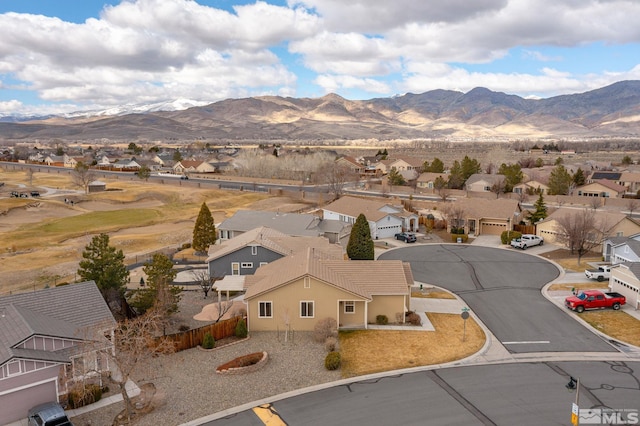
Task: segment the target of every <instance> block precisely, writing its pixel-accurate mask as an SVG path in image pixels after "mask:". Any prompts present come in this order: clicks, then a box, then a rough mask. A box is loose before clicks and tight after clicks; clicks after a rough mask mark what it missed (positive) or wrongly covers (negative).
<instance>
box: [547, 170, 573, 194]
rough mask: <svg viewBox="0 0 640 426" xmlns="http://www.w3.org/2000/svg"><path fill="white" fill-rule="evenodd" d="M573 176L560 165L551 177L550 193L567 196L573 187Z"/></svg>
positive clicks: (552, 171) (552, 172)
mask: <svg viewBox="0 0 640 426" xmlns="http://www.w3.org/2000/svg"><path fill="white" fill-rule="evenodd" d="M571 181H572V179H571V175H570V174H569V172H568V171H567V169H565V168H564V166H563V165H562V164H558V165H557V166H555V167H554V168H553V170H551V174H550V175H549V193H550V194H551V195H567V194H568V193H569V185H571Z"/></svg>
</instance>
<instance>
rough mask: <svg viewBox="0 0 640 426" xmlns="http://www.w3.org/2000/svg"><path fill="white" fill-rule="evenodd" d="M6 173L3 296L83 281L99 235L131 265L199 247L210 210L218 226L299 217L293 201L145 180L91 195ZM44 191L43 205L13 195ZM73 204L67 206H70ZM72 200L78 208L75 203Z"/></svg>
mask: <svg viewBox="0 0 640 426" xmlns="http://www.w3.org/2000/svg"><path fill="white" fill-rule="evenodd" d="M29 180H30V179H29V177H28V176H27V174H26V173H24V172H15V171H11V172H9V171H6V170H0V182H4V183H5V184H4V186H2V187H1V188H0V276H1V277H2V280H1V282H0V295H1V294H7V293H10V292H16V291H26V290H34V289H39V288H43V287H44V286H45V285H55V284H58V283H61V282H72V281H75V280H76V279H78V277H77V276H76V274H75V273H76V271H77V269H78V262H79V261H80V260H81V259H82V252H83V251H84V248H85V247H86V245H87V244H88V243H89V242H90V241H91V239H92V237H93V236H94V235H97V234H99V233H101V232H106V233H108V234H109V237H110V243H111V245H113V246H115V247H116V248H118V249H122V251H123V252H124V254H125V256H126V259H127V260H126V261H127V262H128V263H134V262H135V261H137V260H140V259H141V258H145V257H146V256H147V255H148V254H149V253H151V252H154V251H156V250H161V249H166V248H172V247H175V248H178V247H179V246H180V245H182V244H183V243H187V242H191V238H192V234H193V226H194V224H195V219H196V218H197V215H198V212H199V211H200V206H201V204H202V202H206V203H207V206H208V207H209V209H210V210H211V213H212V214H213V216H214V219H215V221H216V223H220V222H221V221H222V220H224V219H225V218H227V217H229V216H231V215H232V214H233V213H234V212H235V211H237V210H239V209H259V210H273V211H275V210H279V211H297V210H299V209H303V208H309V207H311V206H307V205H305V204H301V203H297V202H295V201H292V200H290V199H288V198H283V197H269V196H268V195H265V194H258V193H252V192H239V191H221V190H214V189H201V188H195V187H193V188H192V187H189V188H188V190H185V188H184V187H179V186H173V185H161V184H155V183H148V182H143V181H140V180H137V179H136V180H130V181H122V180H112V181H109V180H106V179H103V178H101V180H103V181H105V182H106V183H107V191H105V192H100V193H94V194H84V193H83V192H82V191H79V190H78V188H77V187H74V186H73V183H72V182H71V178H70V177H69V176H66V175H64V176H63V175H57V174H56V175H50V174H45V173H35V174H34V175H33V176H32V177H31V182H29ZM32 189H37V190H39V191H40V194H41V196H40V197H38V198H11V197H10V193H11V191H19V192H29V191H31V190H32ZM65 200H67V202H65ZM69 200H72V201H73V204H72V203H71V202H70V201H69Z"/></svg>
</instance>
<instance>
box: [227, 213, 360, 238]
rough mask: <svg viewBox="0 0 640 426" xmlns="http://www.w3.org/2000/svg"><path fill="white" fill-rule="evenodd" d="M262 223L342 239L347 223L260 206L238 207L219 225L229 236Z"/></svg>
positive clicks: (306, 234) (289, 232) (302, 234)
mask: <svg viewBox="0 0 640 426" xmlns="http://www.w3.org/2000/svg"><path fill="white" fill-rule="evenodd" d="M260 226H266V227H268V228H272V229H275V230H277V231H280V232H282V233H283V234H286V235H292V236H296V237H322V236H324V237H327V238H328V239H329V240H330V241H331V242H332V243H335V242H337V241H339V239H340V238H341V237H342V236H343V234H347V235H348V233H349V230H348V229H347V228H348V227H347V226H346V225H345V224H344V223H342V222H340V221H337V220H323V219H321V218H320V217H318V216H316V215H313V214H304V213H280V212H270V211H260V210H239V211H237V212H236V213H235V214H234V215H233V216H231V217H230V218H228V219H225V220H223V221H222V223H220V225H218V226H217V227H216V228H217V230H218V234H219V236H220V239H221V240H229V239H231V238H234V237H237V236H238V235H241V234H243V233H245V232H247V231H250V230H252V229H255V228H257V227H260Z"/></svg>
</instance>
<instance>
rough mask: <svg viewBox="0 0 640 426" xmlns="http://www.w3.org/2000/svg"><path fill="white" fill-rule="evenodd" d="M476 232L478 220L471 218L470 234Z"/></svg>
mask: <svg viewBox="0 0 640 426" xmlns="http://www.w3.org/2000/svg"><path fill="white" fill-rule="evenodd" d="M475 233H476V221H475V220H469V234H474V235H475Z"/></svg>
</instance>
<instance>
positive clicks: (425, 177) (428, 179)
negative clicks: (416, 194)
mask: <svg viewBox="0 0 640 426" xmlns="http://www.w3.org/2000/svg"><path fill="white" fill-rule="evenodd" d="M438 178H442V179H443V180H444V181H445V182H447V181H448V180H449V175H448V174H446V173H431V172H425V173H421V174H420V176H418V179H417V180H416V187H417V188H420V189H430V190H435V187H436V185H435V181H436V179H438Z"/></svg>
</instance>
